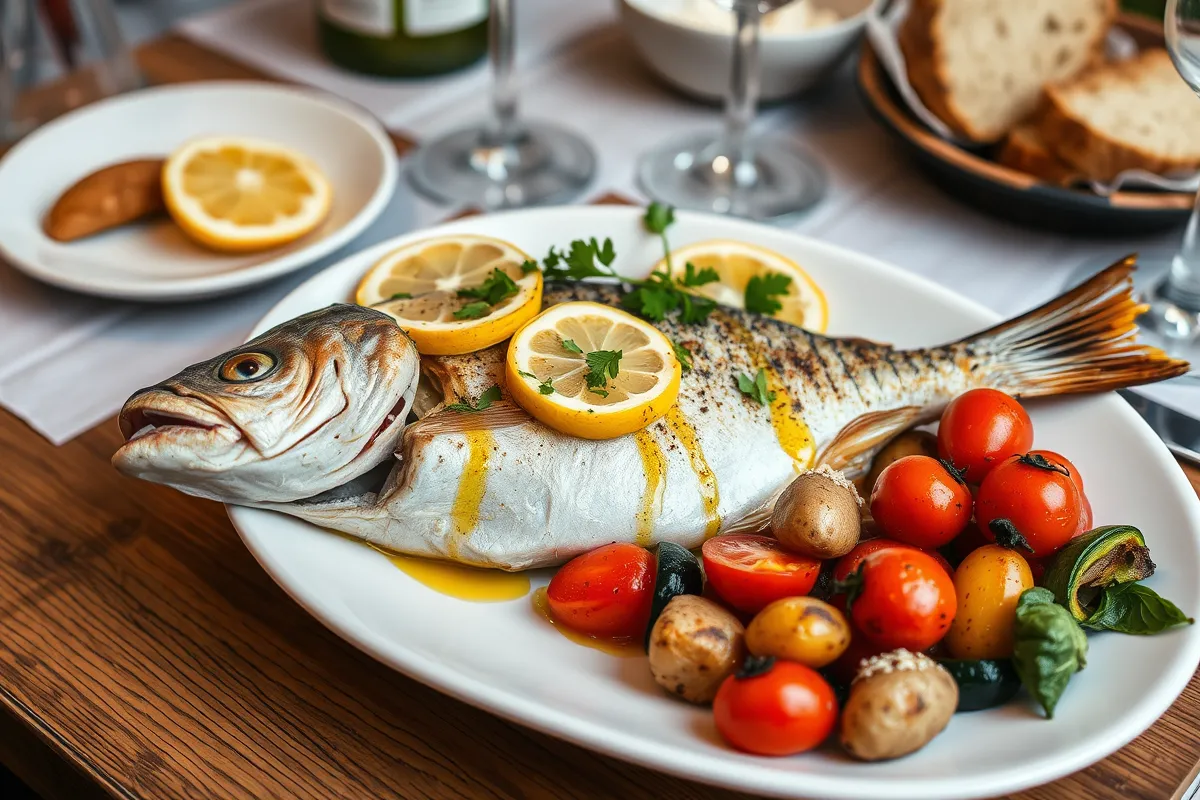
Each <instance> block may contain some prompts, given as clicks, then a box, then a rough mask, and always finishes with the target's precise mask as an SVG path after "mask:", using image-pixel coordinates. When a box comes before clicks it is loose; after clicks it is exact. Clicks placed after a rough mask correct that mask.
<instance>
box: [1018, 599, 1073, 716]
mask: <svg viewBox="0 0 1200 800" xmlns="http://www.w3.org/2000/svg"><path fill="white" fill-rule="evenodd" d="M1087 649H1088V644H1087V636H1085V635H1084V633H1083V630H1082V629H1080V627H1079V625H1077V624H1076V623H1075V619H1074V617H1072V616H1071V612H1069V611H1067V610H1066V609H1065V608H1063V607H1062V606H1060V605H1058V604H1056V603H1055V602H1054V593H1053V592H1051V591H1049V590H1047V589H1042V588H1034V589H1026V590H1025V591H1024V592H1022V593H1021V597H1020V599H1019V600H1018V601H1017V617H1016V625H1015V641H1014V646H1013V668H1014V669H1016V671H1017V675H1018V676H1020V678H1021V683H1022V684H1023V685H1024V686H1025V688H1026V689H1027V690H1028V691H1029V693H1030V694H1031V695H1033V697H1034V699H1036V700H1037V701H1038V703H1040V704H1041V706H1042V708H1043V709H1045V711H1046V718H1047V719H1052V718H1053V717H1054V707H1055V706H1056V705H1058V700H1059V698H1060V697H1062V693H1063V692H1064V691H1065V690H1066V688H1067V683H1068V682H1070V680H1071V676H1072V675H1074V674H1075V673H1076V672H1078V671H1079V670H1081V669H1083V668H1084V667H1085V666H1087Z"/></svg>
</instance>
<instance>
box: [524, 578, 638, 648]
mask: <svg viewBox="0 0 1200 800" xmlns="http://www.w3.org/2000/svg"><path fill="white" fill-rule="evenodd" d="M533 610H534V611H535V612H537V614H538V616H540V617H541V618H542V619H544V620H546V621H547V622H549V623H550V624H551V625H553V626H554V629H555V630H556V631H558V632H559V633H561V634H562V635H563V636H564V637H566V638H567V639H570V640H571V641H572V642H574V643H575V644H580V645H583V646H584V647H590V648H592V649H593V650H599V651H600V652H601V653H608V654H609V655H610V656H617V657H618V658H637V657H639V656H644V655H646V652H645V651H644V650H642V648H641V647H640V646H639V645H638V643H637V642H634V641H632V640H630V639H599V638H596V637H595V636H588V635H587V634H583V633H577V632H576V631H573V630H571V629H570V628H568V627H567V626H566V625H563V624H561V623H560V622H559V621H558V620H556V619H555V618H554V615H553V614H551V613H550V601H549V599H548V598H547V597H546V587H545V586H543V587H542V588H540V589H538V590H537V591H535V592H534V593H533Z"/></svg>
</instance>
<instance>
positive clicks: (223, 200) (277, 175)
mask: <svg viewBox="0 0 1200 800" xmlns="http://www.w3.org/2000/svg"><path fill="white" fill-rule="evenodd" d="M162 183H163V197H164V198H165V200H166V203H167V210H168V211H170V212H171V216H172V218H174V220H175V222H176V224H178V225H179V227H180V228H182V229H183V231H184V233H186V234H187V235H188V236H190V237H191V238H192V239H195V240H196V241H197V242H199V243H200V244H203V245H206V246H208V247H211V248H212V249H214V250H224V251H229V252H249V251H253V250H265V249H267V248H269V247H277V246H279V245H283V244H287V243H288V242H291V241H294V240H296V239H299V238H300V237H301V236H303V235H304V234H306V233H309V232H310V231H312V230H313V229H315V228H316V227H317V226H318V225H320V224H321V223H322V222H324V221H325V217H326V216H328V214H329V206H330V203H331V202H332V199H333V189H332V188H331V187H330V185H329V181H328V180H326V178H325V176H324V175H323V174H322V173H321V170H320V169H319V168H318V167H317V165H316V164H314V163H313V162H312V161H311V160H309V158H308V157H307V156H305V155H304V154H303V153H298V152H296V151H295V150H291V149H289V148H286V147H283V146H281V145H278V144H274V143H272V142H265V141H261V140H258V139H246V138H240V137H239V138H234V137H215V138H209V139H199V140H196V141H192V142H189V143H188V144H185V145H184V146H183V147H181V148H179V149H178V150H176V151H175V152H174V153H173V154H172V155H171V157H170V158H168V159H167V163H166V164H165V165H164V166H163V175H162Z"/></svg>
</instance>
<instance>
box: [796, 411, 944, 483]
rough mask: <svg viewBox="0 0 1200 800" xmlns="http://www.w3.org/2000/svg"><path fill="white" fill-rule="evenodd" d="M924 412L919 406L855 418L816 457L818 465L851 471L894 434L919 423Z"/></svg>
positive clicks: (877, 412)
mask: <svg viewBox="0 0 1200 800" xmlns="http://www.w3.org/2000/svg"><path fill="white" fill-rule="evenodd" d="M924 414H925V410H924V409H922V408H921V407H920V406H902V407H900V408H891V409H888V410H886V411H871V412H868V413H866V414H863V415H862V416H861V417H856V418H855V419H854V420H852V421H851V422H850V423H849V424H848V425H846V427H844V428H842V429H841V430H840V431H838V434H837V436H834V437H833V440H832V441H831V442H830V443H829V444H827V445H825V447H824V449H822V450H821V452H820V453H819V454H818V455H817V464H818V465H820V464H828V465H829V466H830V467H832V468H833V469H837V470H843V471H847V470H850V471H854V470H856V469H858V468H861V467H863V466H865V465H864V464H861V463H860V462H861V461H863V460H864V458H865V457H866V456H869V455H872V454H873V453H874V452H875V451H876V450H877V449H878V448H880V447H882V446H883V445H884V444H885V443H886V442H887V441H888V440H889V439H891V438H892V437H893V436H895V435H896V434H898V433H900V432H901V431H903V430H904V429H905V428H909V427H911V426H912V425H914V424H916V423H917V422H920V421H921V418H922V416H923V415H924Z"/></svg>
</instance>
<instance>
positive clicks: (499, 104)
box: [488, 0, 520, 146]
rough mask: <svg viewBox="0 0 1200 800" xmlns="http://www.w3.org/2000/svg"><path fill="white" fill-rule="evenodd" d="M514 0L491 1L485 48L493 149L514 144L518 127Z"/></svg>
mask: <svg viewBox="0 0 1200 800" xmlns="http://www.w3.org/2000/svg"><path fill="white" fill-rule="evenodd" d="M512 4H513V0H490V7H489V13H490V17H489V21H488V48H489V50H490V58H491V62H492V120H491V122H490V123H489V125H488V138H489V139H490V142H489V143H490V144H491V145H493V146H496V145H504V144H509V143H511V142H513V141H514V140H515V139H516V138H517V136H518V134H519V132H520V131H519V128H520V124H519V123H518V122H517V82H516V75H515V73H514V70H513V52H514V36H515V30H514V29H515V27H516V26H514V25H513V9H512Z"/></svg>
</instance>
